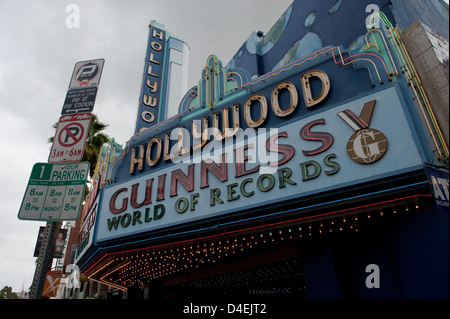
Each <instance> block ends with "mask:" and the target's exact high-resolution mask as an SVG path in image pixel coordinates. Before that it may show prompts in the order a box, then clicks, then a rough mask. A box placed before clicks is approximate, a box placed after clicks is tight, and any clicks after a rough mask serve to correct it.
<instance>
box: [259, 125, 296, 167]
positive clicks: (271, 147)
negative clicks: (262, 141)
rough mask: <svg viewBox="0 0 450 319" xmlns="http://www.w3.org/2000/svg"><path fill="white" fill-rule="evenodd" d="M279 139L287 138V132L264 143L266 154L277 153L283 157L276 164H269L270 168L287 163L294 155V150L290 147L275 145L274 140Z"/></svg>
mask: <svg viewBox="0 0 450 319" xmlns="http://www.w3.org/2000/svg"><path fill="white" fill-rule="evenodd" d="M279 137H287V132H281V133H279V134H278V135H274V136H271V137H270V138H268V139H267V141H266V150H267V151H268V152H278V153H281V154H283V157H282V158H281V159H280V160H279V161H278V162H275V163H270V166H278V165H282V164H284V163H287V162H288V161H289V160H290V159H291V158H292V156H294V154H295V148H293V147H292V146H291V145H287V144H278V145H277V144H275V140H276V139H277V138H279Z"/></svg>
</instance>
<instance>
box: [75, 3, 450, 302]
mask: <svg viewBox="0 0 450 319" xmlns="http://www.w3.org/2000/svg"><path fill="white" fill-rule="evenodd" d="M430 3H433V5H430ZM445 16H446V17H447V20H445ZM424 17H426V18H427V19H428V20H426V21H423V20H424ZM415 18H417V19H415ZM411 19H413V20H414V21H412V22H411V23H410V24H408V23H409V21H410V20H411ZM420 19H422V20H420ZM416 20H419V21H420V22H419V23H418V24H415V25H412V26H411V28H410V25H411V24H412V23H413V22H415V21H416ZM427 21H431V24H432V25H428V24H427V23H426V22H427ZM440 21H443V22H442V23H443V24H445V23H446V25H447V28H448V5H446V4H445V3H444V2H443V1H430V2H427V3H426V4H424V3H422V2H417V3H416V2H415V3H414V5H411V3H410V2H408V3H404V1H374V0H371V1H357V2H356V1H354V2H351V3H350V2H347V1H340V0H339V1H336V0H329V1H328V0H324V1H320V2H319V3H318V2H317V1H300V0H295V1H294V2H293V3H292V5H291V6H290V7H289V8H287V10H286V11H285V13H284V14H283V15H282V17H280V19H279V20H278V21H277V22H276V24H275V25H274V26H273V27H272V29H271V30H270V31H269V32H268V33H267V34H265V35H264V34H263V33H262V32H260V31H259V32H253V33H252V34H251V35H250V36H249V38H248V40H247V41H246V42H245V43H244V44H243V45H242V47H241V48H239V49H238V50H237V52H236V54H235V56H234V57H233V58H232V59H231V61H230V62H229V63H228V64H227V65H224V64H223V63H222V62H221V60H220V59H219V58H218V57H217V56H216V55H211V56H210V57H209V58H208V59H207V61H206V65H205V68H204V69H203V70H202V71H201V76H200V80H199V82H198V85H197V86H195V87H193V88H191V89H189V90H187V91H184V90H182V87H183V83H185V80H184V79H185V76H184V75H183V74H185V73H183V72H185V69H184V67H185V66H186V55H187V51H188V47H187V45H186V44H185V43H184V42H183V41H182V40H179V39H177V38H175V37H173V36H172V35H170V34H169V33H168V32H167V31H166V30H165V29H164V28H163V26H162V25H159V24H157V23H155V22H153V23H151V24H150V26H149V40H148V51H147V55H146V64H145V70H144V76H143V83H142V93H141V99H140V106H139V110H138V119H137V122H136V134H135V135H134V136H133V137H132V138H131V139H130V141H128V142H127V143H126V145H125V147H124V148H123V150H122V151H121V153H120V155H119V156H117V157H115V158H114V159H113V160H111V161H110V162H108V165H107V167H106V168H105V169H104V170H103V171H102V175H101V177H100V178H101V180H102V181H103V183H102V184H101V186H100V187H99V188H98V191H97V192H96V193H95V194H92V196H91V200H90V201H89V203H88V204H87V208H86V209H87V214H86V216H85V219H84V222H83V225H82V226H81V230H80V233H79V236H78V245H77V252H76V257H75V262H76V265H77V266H78V267H79V269H80V272H81V273H82V275H83V276H84V278H86V280H87V281H86V282H85V283H84V284H83V285H89V286H83V287H82V288H81V289H80V288H77V289H78V291H77V290H76V289H75V290H73V291H71V293H70V297H71V298H76V297H78V298H81V297H97V298H107V297H109V298H121V297H122V296H124V295H126V296H127V298H129V299H138V298H140V299H149V301H151V302H162V301H173V300H176V301H180V302H181V304H188V302H189V301H192V300H201V299H202V298H203V299H204V298H209V299H211V300H222V299H225V298H228V297H230V296H233V297H235V298H244V299H245V298H254V299H255V300H259V301H261V300H268V299H269V298H270V300H272V301H273V300H298V299H323V298H327V299H328V298H333V299H341V298H367V299H371V298H383V299H386V298H388V299H389V298H393V299H394V298H448V296H449V287H448V269H449V258H448V251H449V249H448V248H449V247H448V232H449V219H448V217H449V215H448V116H445V112H447V115H448V91H447V93H446V94H447V96H445V92H444V91H445V90H444V89H445V87H447V89H448V34H446V35H442V34H441V35H440V34H438V33H437V32H436V31H433V30H440V28H441V22H440ZM408 28H410V29H408ZM445 36H446V37H447V38H445ZM435 49H437V51H436V50H435ZM163 74H171V76H162V75H163ZM424 78H426V80H424ZM171 88H173V90H172V91H171V90H170V89H171ZM181 91H183V92H186V93H185V94H184V96H182V94H181V95H180V94H179V92H181ZM177 96H179V103H178V110H177V112H174V111H173V109H174V108H173V105H174V104H173V103H174V102H173V101H174V100H175V99H178V98H177ZM439 101H441V102H439ZM445 103H446V104H445ZM175 113H176V114H175ZM174 114H175V115H174Z"/></svg>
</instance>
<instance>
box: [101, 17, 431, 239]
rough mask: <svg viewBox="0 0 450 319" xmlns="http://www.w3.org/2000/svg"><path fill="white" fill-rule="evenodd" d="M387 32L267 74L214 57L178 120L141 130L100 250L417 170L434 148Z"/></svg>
mask: <svg viewBox="0 0 450 319" xmlns="http://www.w3.org/2000/svg"><path fill="white" fill-rule="evenodd" d="M288 13H289V10H288V11H287V14H288ZM285 18H286V19H287V18H288V17H287V16H286V17H285ZM383 32H384V31H382V30H381V29H380V30H372V31H369V33H372V34H371V35H372V36H371V37H365V41H366V42H367V43H366V45H364V44H359V43H357V44H354V45H355V48H354V49H349V50H344V49H343V48H342V46H333V45H324V44H322V43H320V45H318V46H317V47H314V50H315V51H314V50H311V47H309V46H308V43H309V41H306V40H305V43H306V44H305V45H306V46H308V48H305V45H303V44H302V43H303V42H302V41H300V42H298V43H296V44H293V47H294V48H297V46H298V50H297V51H296V54H295V56H292V58H291V59H287V60H286V61H285V60H284V58H283V64H280V65H278V64H277V65H275V66H274V68H273V70H272V71H270V72H268V73H264V74H263V75H259V71H258V66H256V68H255V69H254V70H253V71H252V73H250V72H247V70H245V69H242V68H237V67H233V65H236V64H238V62H239V59H240V57H239V54H237V55H236V56H235V58H233V61H232V62H231V65H230V66H229V67H226V68H224V67H223V66H222V63H221V61H220V60H219V59H217V57H215V56H213V55H212V56H210V57H209V58H208V59H207V63H206V66H205V68H204V69H203V70H202V76H201V79H200V80H199V82H198V85H197V86H195V87H193V88H192V89H190V90H188V92H187V93H186V95H185V96H184V97H183V98H182V99H181V102H180V104H179V113H178V115H177V116H175V117H173V118H169V119H165V120H163V121H160V122H157V123H155V124H154V125H153V126H151V127H149V128H148V129H146V130H142V131H137V133H136V135H135V136H133V137H132V139H131V140H130V141H129V142H128V143H127V146H126V147H125V149H124V152H123V154H122V156H121V157H120V158H118V159H116V160H115V161H114V162H113V163H112V175H111V183H110V184H109V185H107V186H105V187H104V188H103V190H102V196H101V198H100V201H99V204H98V211H97V217H96V226H95V227H96V228H95V229H96V238H95V242H96V243H100V244H101V243H104V242H107V241H111V240H114V239H118V238H123V237H127V236H133V235H141V234H143V233H146V232H151V231H153V230H158V229H163V228H168V227H172V226H180V225H193V224H194V223H195V222H198V221H200V220H206V219H210V218H211V219H212V218H217V217H221V216H225V215H227V214H230V213H233V214H234V216H239V214H241V213H244V212H249V211H254V212H256V211H258V210H259V209H262V208H268V207H270V205H273V204H277V203H278V204H279V203H286V202H289V201H294V200H307V199H308V198H310V197H312V196H317V195H319V194H320V195H326V194H327V192H330V191H335V190H338V189H343V188H347V187H351V186H353V187H355V185H359V184H362V183H367V182H371V181H375V180H379V179H382V178H388V177H392V176H395V175H398V174H403V173H407V172H412V171H416V170H420V169H422V163H423V162H424V158H425V157H426V156H428V153H427V154H426V155H425V153H426V152H429V151H428V150H427V149H425V148H424V145H426V144H424V143H427V141H425V139H419V137H418V133H417V131H416V126H415V125H417V123H415V120H416V118H413V117H415V116H416V115H415V113H414V112H415V110H413V107H412V106H411V104H412V101H411V99H409V97H408V96H406V95H405V92H406V91H405V87H404V83H403V82H402V81H403V80H402V75H401V74H400V73H399V72H398V68H397V66H396V64H397V62H396V60H395V59H394V57H393V54H392V52H390V51H389V50H390V49H389V46H388V44H387V41H388V40H387V39H388V38H387V37H386V36H385V35H384V34H383ZM308 35H309V36H311V35H310V33H308V34H306V35H305V37H307V36H308ZM369 41H374V43H370V42H369ZM317 43H318V42H317ZM150 46H151V41H150ZM154 46H155V47H158V48H159V46H158V45H154ZM352 46H353V44H352ZM245 48H246V49H247V50H248V49H249V48H251V46H250V45H249V43H247V44H246V46H245ZM300 49H308V50H310V51H308V52H307V53H304V54H303V52H304V51H302V50H300ZM352 50H353V51H352ZM241 51H242V50H241ZM241 51H240V52H241ZM289 52H290V53H293V52H294V51H292V52H291V50H289ZM243 54H244V55H245V52H244V53H243ZM267 54H269V52H267ZM297 54H299V55H300V57H297ZM148 59H149V57H148ZM153 60H154V59H153ZM151 71H152V72H150V73H154V72H153V68H152V70H151ZM254 72H256V73H254ZM150 73H148V72H147V75H150V76H151V74H150ZM154 74H156V73H154ZM250 74H251V75H250ZM147 75H146V76H147ZM256 75H258V76H256ZM155 78H156V77H155ZM151 83H153V82H151ZM147 87H148V88H150V89H151V86H148V85H147ZM406 90H407V89H406ZM149 98H150V97H149ZM356 187H357V186H356Z"/></svg>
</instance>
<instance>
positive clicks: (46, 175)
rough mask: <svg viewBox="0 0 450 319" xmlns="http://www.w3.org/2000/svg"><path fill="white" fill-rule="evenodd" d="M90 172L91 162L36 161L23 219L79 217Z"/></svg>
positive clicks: (26, 194) (28, 187)
mask: <svg viewBox="0 0 450 319" xmlns="http://www.w3.org/2000/svg"><path fill="white" fill-rule="evenodd" d="M88 173H89V163H88V162H81V163H72V164H47V163H36V164H34V166H33V170H32V171H31V176H30V179H29V181H28V185H27V188H26V191H25V195H24V197H23V201H22V205H21V207H20V210H19V215H18V217H19V219H25V220H41V221H57V220H75V219H77V218H78V215H79V212H80V207H81V203H82V200H83V195H84V188H85V185H86V180H87V177H88Z"/></svg>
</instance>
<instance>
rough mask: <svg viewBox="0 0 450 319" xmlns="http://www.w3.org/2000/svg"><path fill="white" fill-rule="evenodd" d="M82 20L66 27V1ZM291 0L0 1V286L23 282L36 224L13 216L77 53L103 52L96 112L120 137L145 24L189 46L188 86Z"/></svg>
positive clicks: (31, 262)
mask: <svg viewBox="0 0 450 319" xmlns="http://www.w3.org/2000/svg"><path fill="white" fill-rule="evenodd" d="M71 3H74V4H77V5H78V8H79V9H80V27H79V28H71V29H69V28H67V27H66V18H67V16H68V15H69V14H70V13H66V7H67V5H69V4H71ZM291 3H292V0H276V1H274V0H245V1H243V0H189V1H186V0H145V1H144V0H129V1H124V0H94V1H93V0H90V1H75V0H66V1H65V0H0V111H1V115H0V118H1V125H0V146H1V148H0V152H1V157H0V208H1V209H0V217H1V219H0V289H1V288H3V287H4V286H11V287H12V288H13V291H20V290H21V289H22V285H24V286H25V287H24V288H25V289H28V287H30V285H31V282H32V279H33V275H34V270H35V259H36V258H34V257H33V252H34V247H35V243H36V238H37V233H38V230H39V226H45V222H35V221H21V220H19V219H18V218H17V214H18V211H19V208H20V204H21V201H22V198H23V195H24V192H25V188H26V186H27V183H28V179H29V177H30V173H31V169H32V167H33V165H34V164H35V163H38V162H47V160H48V155H49V150H50V146H51V145H50V144H47V139H48V138H49V137H51V136H53V135H54V129H53V128H52V124H53V123H55V122H57V121H58V119H59V117H60V115H61V109H62V106H63V102H64V98H65V95H66V92H67V88H68V85H69V80H70V77H71V75H72V71H73V67H74V65H75V63H76V62H77V61H83V60H90V59H96V58H104V59H105V65H104V70H103V75H102V79H101V83H100V86H99V91H98V94H97V99H96V104H95V108H94V113H95V114H97V115H98V117H99V119H100V120H101V121H103V122H104V123H107V124H109V128H108V129H107V131H106V133H107V134H108V135H109V136H111V137H114V138H116V141H117V142H118V143H120V144H123V145H124V144H125V143H126V142H127V141H128V140H129V139H130V137H131V136H132V135H133V132H134V125H135V120H136V114H137V107H138V100H139V93H140V89H141V79H142V74H143V69H144V58H145V51H146V45H147V36H148V23H149V22H150V20H157V21H158V22H161V23H163V24H164V25H165V26H166V27H167V29H168V30H169V31H170V32H171V33H172V34H174V35H176V36H177V37H180V38H182V39H184V40H185V41H186V42H187V43H188V44H189V46H190V54H189V79H188V88H190V87H192V86H194V85H196V84H197V81H198V80H199V78H200V74H201V70H202V68H203V67H204V65H205V62H206V58H207V57H208V56H209V55H210V54H216V55H217V56H218V57H219V59H221V60H222V62H223V64H224V65H226V64H227V63H228V62H229V60H230V59H231V57H232V56H233V55H234V53H235V52H236V51H237V50H238V49H239V48H240V46H241V45H242V44H243V43H244V42H245V40H246V39H247V37H248V36H249V35H250V33H251V32H252V31H257V30H262V31H264V32H267V31H268V30H269V29H270V27H271V26H272V25H273V24H274V23H275V22H276V20H277V19H278V18H279V17H280V16H281V15H282V14H283V12H284V11H285V10H286V9H287V7H288V6H289V5H290V4H291Z"/></svg>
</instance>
